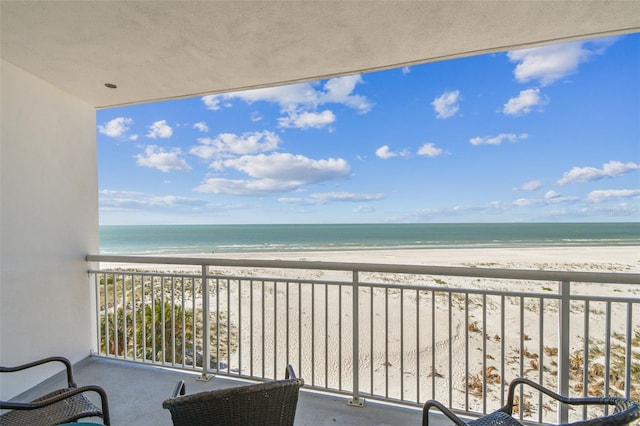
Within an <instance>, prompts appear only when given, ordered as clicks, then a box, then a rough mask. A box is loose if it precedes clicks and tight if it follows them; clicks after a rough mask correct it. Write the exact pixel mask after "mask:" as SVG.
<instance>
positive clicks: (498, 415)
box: [422, 378, 640, 426]
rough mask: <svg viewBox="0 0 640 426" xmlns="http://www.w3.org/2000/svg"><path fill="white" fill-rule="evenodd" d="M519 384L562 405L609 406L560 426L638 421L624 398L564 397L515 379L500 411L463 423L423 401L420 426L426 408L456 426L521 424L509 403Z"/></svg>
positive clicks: (639, 409)
mask: <svg viewBox="0 0 640 426" xmlns="http://www.w3.org/2000/svg"><path fill="white" fill-rule="evenodd" d="M519 385H528V386H531V387H532V388H534V389H536V390H538V391H539V392H542V393H543V394H545V395H548V396H550V397H551V398H553V399H555V400H557V401H560V402H561V403H563V404H568V405H603V406H613V407H614V408H613V412H612V413H611V414H609V415H606V416H603V417H597V418H593V419H589V420H581V421H577V422H573V423H565V424H564V426H596V425H597V426H619V425H627V424H629V423H631V422H633V421H634V420H636V419H640V405H638V403H637V402H635V401H633V400H630V399H625V398H615V397H608V398H568V397H565V396H562V395H559V394H557V393H555V392H553V391H550V390H549V389H546V388H544V387H542V386H541V385H539V384H538V383H535V382H532V381H531V380H528V379H524V378H518V379H515V380H513V381H512V382H511V384H510V385H509V393H508V395H507V403H506V405H505V406H504V407H502V408H501V409H500V410H498V411H496V412H494V413H491V414H488V415H486V416H484V417H481V418H479V419H476V420H473V421H470V422H469V423H466V422H464V421H463V420H462V419H460V418H459V417H458V416H456V415H455V414H454V413H453V412H452V411H451V410H449V409H448V408H447V407H445V406H444V405H442V404H441V403H439V402H438V401H433V400H431V401H427V402H426V403H425V404H424V408H423V410H422V424H423V426H428V425H429V409H430V408H433V407H435V408H437V409H438V410H440V411H442V413H444V415H446V416H447V417H448V418H449V419H450V420H451V421H452V422H453V423H455V424H456V425H458V426H464V425H471V426H484V425H487V426H489V425H492V426H501V425H504V426H517V425H521V424H522V423H520V422H519V421H518V420H516V419H515V418H514V417H513V416H512V414H513V405H514V404H513V403H514V396H515V390H516V387H517V386H519Z"/></svg>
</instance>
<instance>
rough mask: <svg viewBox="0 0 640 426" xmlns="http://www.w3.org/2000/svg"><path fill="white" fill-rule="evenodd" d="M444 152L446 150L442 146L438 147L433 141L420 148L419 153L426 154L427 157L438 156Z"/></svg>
mask: <svg viewBox="0 0 640 426" xmlns="http://www.w3.org/2000/svg"><path fill="white" fill-rule="evenodd" d="M443 153H444V151H443V150H442V149H441V148H436V146H435V144H433V143H425V144H424V145H422V146H421V147H420V149H419V150H418V155H424V156H425V157H437V156H439V155H442V154H443Z"/></svg>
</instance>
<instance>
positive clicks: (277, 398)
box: [162, 365, 304, 426]
mask: <svg viewBox="0 0 640 426" xmlns="http://www.w3.org/2000/svg"><path fill="white" fill-rule="evenodd" d="M302 385H304V381H303V380H302V379H298V378H296V376H295V372H294V371H293V368H292V367H291V366H290V365H288V366H287V370H286V373H285V379H284V380H274V381H270V382H266V383H258V384H255V385H246V386H238V387H233V388H227V389H218V390H214V391H209V392H200V393H197V394H193V395H186V396H183V395H184V394H185V383H184V381H180V382H178V385H177V386H176V388H175V391H174V393H173V397H172V398H170V399H167V400H166V401H164V402H163V403H162V407H163V408H166V409H168V410H169V411H170V412H171V418H172V419H173V424H174V426H195V425H198V426H208V425H228V426H231V425H235V426H251V425H293V420H294V418H295V415H296V406H297V404H298V393H299V391H300V388H301V387H302Z"/></svg>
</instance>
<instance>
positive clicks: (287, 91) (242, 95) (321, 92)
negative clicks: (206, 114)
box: [202, 75, 373, 113]
mask: <svg viewBox="0 0 640 426" xmlns="http://www.w3.org/2000/svg"><path fill="white" fill-rule="evenodd" d="M362 82H363V80H362V77H361V76H360V75H352V76H346V77H336V78H332V79H330V80H327V82H326V83H325V84H324V86H322V87H321V88H318V86H319V83H298V84H290V85H287V86H278V87H265V88H262V89H254V90H245V91H241V92H235V93H227V94H223V95H209V96H204V97H202V102H203V103H204V104H205V106H206V107H207V108H208V109H212V110H218V109H220V108H221V102H222V101H225V100H232V99H240V100H242V101H244V102H247V103H249V104H251V103H253V102H258V101H265V102H273V103H276V104H278V105H280V108H281V110H282V111H286V112H289V113H293V112H297V113H301V112H303V111H315V109H316V108H317V107H318V106H319V105H323V104H328V103H337V104H342V105H346V106H348V107H350V108H353V109H356V110H357V111H358V112H361V113H366V112H369V111H370V110H371V108H372V106H373V105H372V104H371V102H370V101H369V100H368V99H367V98H366V97H364V96H361V95H356V94H354V93H353V91H354V90H355V87H356V85H357V84H359V83H362Z"/></svg>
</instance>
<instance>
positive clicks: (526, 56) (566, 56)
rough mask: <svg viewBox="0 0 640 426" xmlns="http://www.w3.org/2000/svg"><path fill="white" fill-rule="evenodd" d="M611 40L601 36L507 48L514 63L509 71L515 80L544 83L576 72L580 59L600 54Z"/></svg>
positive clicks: (586, 59) (542, 84)
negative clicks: (512, 49)
mask: <svg viewBox="0 0 640 426" xmlns="http://www.w3.org/2000/svg"><path fill="white" fill-rule="evenodd" d="M613 41H614V39H603V40H594V41H586V42H582V41H579V42H570V43H562V44H554V45H550V46H542V47H534V48H531V49H523V50H514V51H511V52H508V53H507V56H508V57H509V59H510V60H511V61H512V62H517V63H518V65H516V68H515V69H514V71H513V73H514V75H515V77H516V80H517V81H518V82H520V83H526V82H528V81H531V80H535V81H538V82H539V84H540V85H541V86H547V85H549V84H551V83H553V82H555V81H558V80H560V79H562V78H564V77H566V76H568V75H571V74H574V73H575V72H577V71H578V66H579V65H580V64H581V63H584V62H586V61H588V60H589V59H590V58H592V57H593V56H595V55H600V54H603V53H604V51H605V50H606V48H607V47H608V46H609V45H610V44H611V43H612V42H613Z"/></svg>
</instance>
